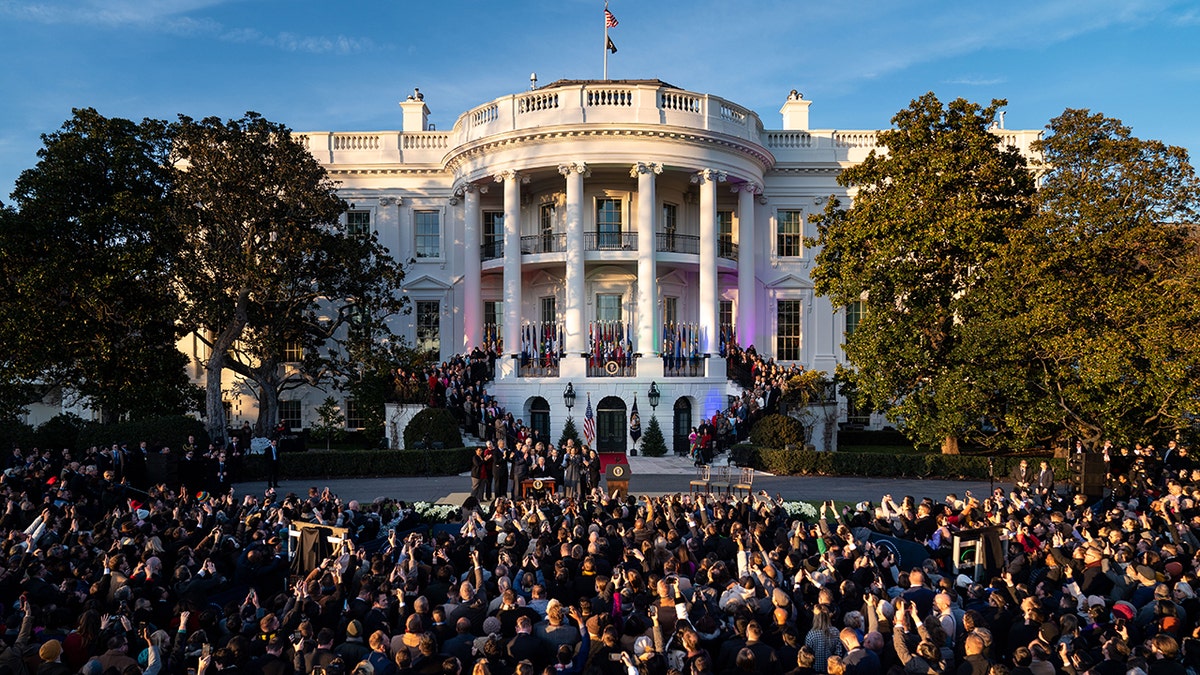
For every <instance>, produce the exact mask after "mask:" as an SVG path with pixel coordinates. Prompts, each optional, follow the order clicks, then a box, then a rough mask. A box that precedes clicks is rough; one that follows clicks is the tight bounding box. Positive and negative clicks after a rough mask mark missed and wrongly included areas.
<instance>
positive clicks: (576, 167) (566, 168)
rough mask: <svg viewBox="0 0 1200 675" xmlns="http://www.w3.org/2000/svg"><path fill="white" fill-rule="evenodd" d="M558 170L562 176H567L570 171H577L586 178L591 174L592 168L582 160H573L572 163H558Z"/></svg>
mask: <svg viewBox="0 0 1200 675" xmlns="http://www.w3.org/2000/svg"><path fill="white" fill-rule="evenodd" d="M558 172H559V173H560V174H562V175H564V176H569V175H571V174H572V173H577V174H580V175H581V176H583V177H584V178H587V177H588V176H591V175H592V169H591V168H590V167H588V165H587V164H585V163H583V162H574V163H572V164H559V165H558Z"/></svg>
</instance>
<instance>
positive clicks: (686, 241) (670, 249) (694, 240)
mask: <svg viewBox="0 0 1200 675" xmlns="http://www.w3.org/2000/svg"><path fill="white" fill-rule="evenodd" d="M655 239H656V241H655V249H656V250H658V251H661V252H663V253H689V254H691V255H699V254H700V237H697V236H696V235H694V234H676V233H673V232H659V233H657V234H656V235H655Z"/></svg>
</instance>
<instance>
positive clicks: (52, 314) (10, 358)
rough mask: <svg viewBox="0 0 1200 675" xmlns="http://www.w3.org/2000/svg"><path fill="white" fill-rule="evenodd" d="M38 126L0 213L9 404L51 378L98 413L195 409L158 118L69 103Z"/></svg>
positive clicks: (1, 316) (2, 368) (3, 368)
mask: <svg viewBox="0 0 1200 675" xmlns="http://www.w3.org/2000/svg"><path fill="white" fill-rule="evenodd" d="M42 140H43V147H42V149H41V150H39V151H38V163H37V165H36V166H35V167H34V168H32V169H28V170H26V171H24V172H22V173H21V175H20V177H19V178H18V179H17V183H16V187H15V190H14V192H13V194H12V197H13V199H14V203H15V206H16V207H17V208H16V210H15V211H14V210H10V209H4V213H3V214H0V268H3V269H4V274H2V275H0V277H3V280H2V281H0V341H2V342H3V343H4V345H5V356H4V357H3V359H4V361H3V363H0V377H2V378H3V384H2V385H0V389H4V390H6V391H7V392H8V395H6V396H5V398H6V399H7V402H8V406H7V407H9V408H10V409H11V408H12V406H13V405H14V404H15V405H16V407H20V406H22V405H24V404H26V403H29V402H30V401H32V400H34V399H36V398H39V397H40V396H41V394H43V393H45V392H46V391H48V390H49V389H52V388H56V387H61V388H63V389H65V390H67V391H68V392H73V393H75V394H78V395H81V396H84V397H86V401H87V402H88V404H89V405H90V406H91V407H93V408H95V409H97V410H99V411H100V412H101V414H102V416H103V417H104V418H106V419H109V420H111V419H115V418H116V417H118V416H132V417H146V416H150V415H158V414H169V413H178V412H183V411H184V410H185V409H187V410H190V409H192V405H193V399H194V397H193V396H192V394H191V390H192V389H194V388H192V387H191V386H190V385H189V384H188V382H187V379H186V376H185V373H184V365H185V359H184V356H183V354H181V353H180V352H179V350H178V349H177V347H176V338H177V337H178V335H177V327H176V326H177V324H176V319H177V318H178V308H179V302H178V297H177V295H176V293H175V291H174V288H173V286H172V284H171V280H172V274H173V272H174V269H175V264H174V263H175V260H176V256H177V253H178V250H179V248H180V243H181V239H180V236H179V232H178V230H177V229H176V228H175V227H174V225H173V223H172V222H171V220H170V218H169V217H168V208H167V205H168V194H169V190H170V177H171V176H170V171H169V169H168V165H169V161H168V160H167V158H168V154H167V153H168V151H169V145H168V143H167V135H166V130H165V126H164V125H163V123H161V122H157V121H154V120H145V121H143V122H141V123H135V122H131V121H129V120H125V119H120V118H107V117H104V116H103V115H100V114H99V113H98V112H96V111H95V110H93V109H90V108H88V109H79V110H75V111H74V113H73V116H72V118H71V119H69V120H67V121H66V122H65V123H64V124H63V126H62V128H61V129H59V130H58V131H56V132H54V133H52V134H47V135H45V136H43V138H42ZM22 385H25V386H22ZM30 385H34V386H35V388H34V389H33V390H32V391H31V389H30ZM30 394H33V398H29V397H30ZM12 396H16V397H18V400H14V399H12V398H11V397H12ZM21 397H24V398H25V400H19V398H21Z"/></svg>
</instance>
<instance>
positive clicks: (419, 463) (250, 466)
mask: <svg viewBox="0 0 1200 675" xmlns="http://www.w3.org/2000/svg"><path fill="white" fill-rule="evenodd" d="M472 454H474V449H473V448H450V449H446V450H430V451H428V452H426V451H424V450H329V451H325V450H310V451H308V452H295V453H291V452H285V453H283V455H282V456H281V457H280V473H281V474H282V476H283V477H284V478H285V479H288V478H360V477H361V478H374V477H379V476H423V475H426V474H429V475H434V476H452V475H456V474H460V473H462V472H464V471H467V470H469V469H470V468H471V456H472ZM265 469H266V467H265V463H264V458H263V456H262V455H252V456H250V457H248V458H247V461H246V464H245V468H244V471H245V474H244V476H243V478H245V479H251V480H252V479H256V478H262V477H264V476H266V470H265Z"/></svg>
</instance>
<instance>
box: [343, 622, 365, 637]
mask: <svg viewBox="0 0 1200 675" xmlns="http://www.w3.org/2000/svg"><path fill="white" fill-rule="evenodd" d="M361 635H362V622H361V621H359V620H358V619H355V620H353V621H351V622H350V623H349V624H348V625H347V626H346V637H352V638H353V637H359V636H361Z"/></svg>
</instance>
